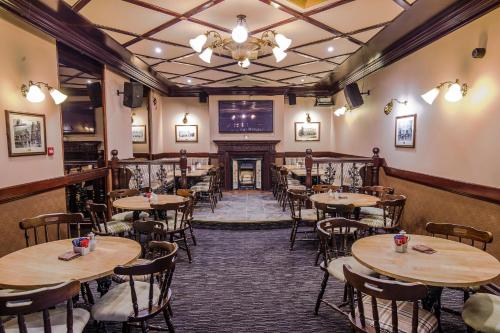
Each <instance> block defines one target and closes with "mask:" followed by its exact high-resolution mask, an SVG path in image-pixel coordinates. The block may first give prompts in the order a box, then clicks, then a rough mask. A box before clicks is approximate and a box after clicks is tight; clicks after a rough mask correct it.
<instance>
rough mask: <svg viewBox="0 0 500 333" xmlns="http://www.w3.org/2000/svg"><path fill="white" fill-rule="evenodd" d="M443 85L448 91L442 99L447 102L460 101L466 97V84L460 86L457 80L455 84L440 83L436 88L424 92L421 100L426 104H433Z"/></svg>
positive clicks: (448, 82) (449, 82) (450, 82)
mask: <svg viewBox="0 0 500 333" xmlns="http://www.w3.org/2000/svg"><path fill="white" fill-rule="evenodd" d="M445 85H448V91H447V92H446V94H445V95H444V98H445V99H446V100H447V101H448V102H453V103H454V102H458V101H459V100H461V99H462V98H463V97H464V96H465V95H467V89H468V86H467V83H464V84H462V85H460V82H459V81H458V79H457V80H456V81H455V82H452V81H446V82H442V83H440V84H439V85H438V86H437V87H436V88H433V89H431V90H429V91H428V92H426V93H425V94H423V95H421V97H422V99H423V100H424V101H425V102H426V103H428V104H431V105H432V103H434V100H435V99H436V97H438V95H439V89H441V88H443V87H444V86H445Z"/></svg>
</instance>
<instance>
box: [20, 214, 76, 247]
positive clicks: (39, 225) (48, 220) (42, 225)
mask: <svg viewBox="0 0 500 333" xmlns="http://www.w3.org/2000/svg"><path fill="white" fill-rule="evenodd" d="M81 223H83V215H82V214H81V213H55V214H44V215H39V216H36V217H31V218H27V219H23V220H22V221H21V222H19V227H20V228H21V229H22V230H24V237H25V239H26V246H27V247H29V246H30V245H37V244H39V243H47V242H49V241H50V235H51V234H52V233H54V230H53V229H54V228H51V226H54V227H55V228H56V230H55V234H56V238H57V240H59V239H63V237H64V238H70V237H71V225H72V224H73V225H76V227H77V230H78V237H79V236H80V224H81ZM42 229H43V233H42V235H39V233H40V230H42ZM30 235H32V236H30ZM31 239H33V242H31Z"/></svg>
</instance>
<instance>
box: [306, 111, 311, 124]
mask: <svg viewBox="0 0 500 333" xmlns="http://www.w3.org/2000/svg"><path fill="white" fill-rule="evenodd" d="M306 121H307V122H308V123H310V122H311V115H310V114H309V112H306Z"/></svg>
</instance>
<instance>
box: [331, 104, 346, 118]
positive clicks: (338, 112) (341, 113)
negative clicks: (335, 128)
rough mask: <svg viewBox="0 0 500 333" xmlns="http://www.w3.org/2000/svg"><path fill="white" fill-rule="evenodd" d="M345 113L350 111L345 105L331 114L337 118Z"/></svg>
mask: <svg viewBox="0 0 500 333" xmlns="http://www.w3.org/2000/svg"><path fill="white" fill-rule="evenodd" d="M347 111H350V109H349V107H348V106H347V105H344V106H343V107H341V108H338V109H337V110H335V112H333V114H335V115H336V116H337V117H340V116H343V115H344V114H345V113H346V112H347Z"/></svg>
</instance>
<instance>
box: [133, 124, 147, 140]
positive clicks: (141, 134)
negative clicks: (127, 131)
mask: <svg viewBox="0 0 500 333" xmlns="http://www.w3.org/2000/svg"><path fill="white" fill-rule="evenodd" d="M147 137H148V134H147V132H146V125H132V143H147V141H148V140H147Z"/></svg>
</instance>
